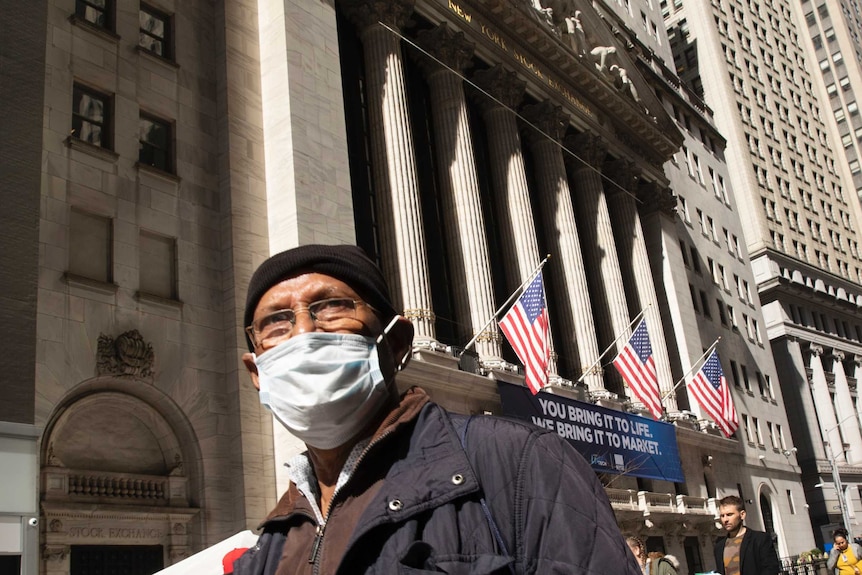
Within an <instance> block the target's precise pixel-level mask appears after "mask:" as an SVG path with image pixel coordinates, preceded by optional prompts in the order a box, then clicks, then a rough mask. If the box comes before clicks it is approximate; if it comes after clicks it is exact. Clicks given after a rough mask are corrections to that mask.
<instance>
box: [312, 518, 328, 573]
mask: <svg viewBox="0 0 862 575" xmlns="http://www.w3.org/2000/svg"><path fill="white" fill-rule="evenodd" d="M325 529H326V521H324V522H323V523H321V524H320V525H318V526H317V533H316V534H315V536H314V541H313V542H312V543H311V553H310V554H309V555H308V562H309V563H311V564H313V565H314V572H315V573H317V565H315V563H316V562H317V555H318V552H319V551H320V544H321V543H322V542H323V532H324V530H325Z"/></svg>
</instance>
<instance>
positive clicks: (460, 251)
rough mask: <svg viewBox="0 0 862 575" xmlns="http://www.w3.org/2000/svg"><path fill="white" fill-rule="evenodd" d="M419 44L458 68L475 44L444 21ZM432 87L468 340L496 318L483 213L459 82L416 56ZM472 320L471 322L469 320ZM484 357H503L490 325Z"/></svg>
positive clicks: (452, 262) (482, 339)
mask: <svg viewBox="0 0 862 575" xmlns="http://www.w3.org/2000/svg"><path fill="white" fill-rule="evenodd" d="M416 41H417V43H418V44H419V45H420V46H422V47H423V48H424V49H425V50H427V51H428V52H429V53H431V54H433V55H434V57H436V58H437V59H439V60H440V61H441V62H443V63H445V64H446V65H447V66H449V67H451V68H453V69H455V70H463V69H464V68H466V67H467V66H469V65H470V59H471V58H472V56H473V48H474V46H473V44H471V43H469V42H467V41H466V40H465V39H464V34H463V33H462V32H457V33H454V32H452V31H451V30H449V29H448V27H447V25H446V24H445V23H443V24H441V25H439V26H437V27H436V28H434V29H433V30H428V31H423V32H420V33H419V34H418V35H417V38H416ZM418 62H419V64H420V66H421V67H422V69H423V70H424V71H425V76H426V78H427V80H428V85H429V87H430V89H431V112H432V116H433V121H434V145H435V151H436V153H437V174H438V184H439V186H440V192H441V196H442V199H443V212H444V213H443V218H444V221H445V230H444V231H445V234H446V243H447V245H448V246H449V267H450V271H451V276H450V282H451V285H452V294H453V297H454V300H455V311H456V314H457V317H458V322H459V324H461V325H464V324H466V325H467V326H469V328H470V333H462V334H461V335H462V336H463V337H465V339H464V340H463V341H464V342H467V341H469V340H470V339H471V338H472V337H473V336H474V335H476V334H477V333H479V331H480V330H481V329H482V328H483V327H484V326H485V324H486V323H487V322H488V321H489V320H490V319H491V317H492V316H493V315H494V311H495V308H494V290H493V286H492V280H491V269H490V265H489V262H490V260H489V256H488V241H487V238H486V237H485V221H484V217H483V215H482V199H481V192H480V190H479V180H478V177H477V175H476V160H475V157H474V156H473V141H472V137H471V136H470V126H469V120H468V118H467V102H466V99H465V97H464V86H463V84H462V82H461V79H460V78H459V77H458V76H457V75H455V74H453V73H452V72H451V71H450V70H447V69H446V68H445V67H443V66H441V65H440V64H438V63H437V62H434V61H433V60H432V59H430V58H428V57H427V56H425V55H421V56H419V57H418ZM468 318H469V319H468ZM476 351H477V352H478V353H479V357H480V359H483V358H488V357H492V358H494V359H496V360H498V361H499V359H500V334H499V331H498V330H497V325H496V323H492V324H491V325H490V326H489V327H488V328H487V329H486V330H485V332H484V333H482V334H480V335H479V337H478V338H477V340H476Z"/></svg>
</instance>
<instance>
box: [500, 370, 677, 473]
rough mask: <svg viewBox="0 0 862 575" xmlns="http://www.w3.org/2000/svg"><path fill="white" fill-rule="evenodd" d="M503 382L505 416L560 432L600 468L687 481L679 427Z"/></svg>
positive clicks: (606, 470)
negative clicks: (680, 458) (684, 472)
mask: <svg viewBox="0 0 862 575" xmlns="http://www.w3.org/2000/svg"><path fill="white" fill-rule="evenodd" d="M497 386H498V388H499V391H500V401H501V402H502V404H503V414H504V415H507V416H509V417H515V418H517V419H523V420H525V421H528V422H530V423H532V424H534V425H536V426H538V427H541V428H543V429H549V430H551V431H554V432H556V433H557V435H559V436H560V437H562V438H564V439H567V440H568V441H569V443H571V444H572V445H573V446H574V447H575V449H577V450H578V451H579V452H580V453H581V455H583V456H584V458H586V460H587V462H588V463H589V464H590V465H591V466H592V468H593V469H595V470H596V471H600V472H603V473H618V474H623V475H631V476H633V477H646V478H649V479H664V480H666V481H674V482H677V483H682V482H684V481H685V478H684V477H683V474H682V466H681V464H680V462H679V448H678V447H677V444H676V429H675V428H674V426H673V425H671V424H669V423H663V422H661V421H654V420H652V419H647V418H645V417H641V416H640V415H634V414H631V413H625V412H623V411H616V410H613V409H608V408H606V407H601V406H598V405H593V404H591V403H584V402H582V401H576V400H574V399H569V398H567V397H562V396H559V395H553V394H550V393H543V392H539V393H538V394H537V395H533V394H532V393H530V390H529V389H527V388H526V387H523V386H520V385H512V384H511V383H505V382H502V381H500V382H497Z"/></svg>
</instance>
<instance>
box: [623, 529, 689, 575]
mask: <svg viewBox="0 0 862 575" xmlns="http://www.w3.org/2000/svg"><path fill="white" fill-rule="evenodd" d="M626 543H628V546H629V549H631V550H632V554H633V555H634V556H635V559H637V561H638V565H640V568H641V571H643V573H644V575H677V569H679V561H677V559H676V557H674V556H673V555H665V554H664V553H662V552H661V551H652V552H650V553H647V550H646V545H644V542H643V540H642V539H641V538H640V537H634V536H631V537H626Z"/></svg>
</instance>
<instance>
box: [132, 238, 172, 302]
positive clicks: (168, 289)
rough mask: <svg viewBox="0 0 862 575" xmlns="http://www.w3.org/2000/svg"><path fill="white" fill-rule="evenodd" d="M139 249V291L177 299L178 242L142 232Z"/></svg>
mask: <svg viewBox="0 0 862 575" xmlns="http://www.w3.org/2000/svg"><path fill="white" fill-rule="evenodd" d="M138 249H139V250H140V252H139V253H140V256H139V259H140V268H139V269H140V280H139V284H138V285H139V288H138V289H139V291H140V292H141V293H145V294H149V295H155V296H159V297H163V298H165V299H177V243H176V240H174V239H173V238H168V237H165V236H160V235H158V234H153V233H150V232H147V231H144V230H141V233H140V237H139V244H138Z"/></svg>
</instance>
